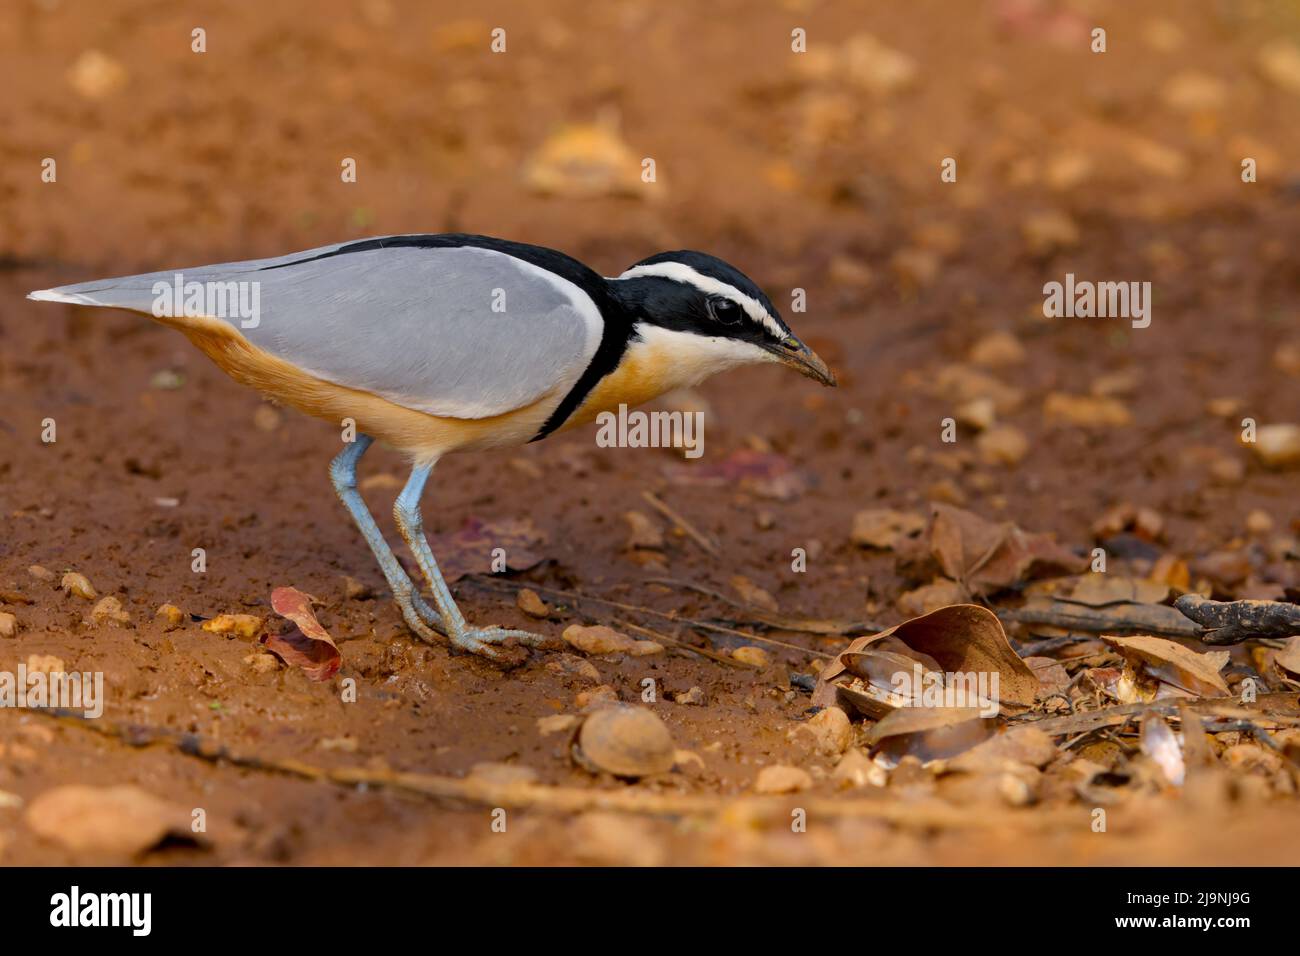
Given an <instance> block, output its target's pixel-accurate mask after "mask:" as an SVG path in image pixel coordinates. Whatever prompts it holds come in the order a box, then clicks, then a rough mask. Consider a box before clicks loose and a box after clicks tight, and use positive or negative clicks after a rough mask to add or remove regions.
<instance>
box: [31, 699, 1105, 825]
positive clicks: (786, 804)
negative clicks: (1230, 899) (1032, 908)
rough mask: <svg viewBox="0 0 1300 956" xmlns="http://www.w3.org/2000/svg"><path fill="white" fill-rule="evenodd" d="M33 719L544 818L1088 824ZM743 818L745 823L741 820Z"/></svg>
mask: <svg viewBox="0 0 1300 956" xmlns="http://www.w3.org/2000/svg"><path fill="white" fill-rule="evenodd" d="M35 712H36V713H39V714H42V715H44V716H47V717H52V718H54V719H56V720H59V721H61V722H64V723H69V724H73V725H75V726H78V727H81V728H83V729H85V730H89V731H92V732H94V733H97V734H100V735H102V736H105V737H112V738H115V739H118V740H121V741H122V742H124V743H126V744H128V745H129V746H132V747H147V746H149V745H151V744H165V745H168V746H171V747H174V748H176V749H177V750H179V751H180V752H181V753H183V754H186V755H187V756H191V757H197V758H198V759H200V760H205V761H207V762H209V763H213V764H223V763H226V764H231V765H233V766H237V767H243V768H245V769H249V770H260V771H264V772H267V773H281V774H286V775H289V776H294V777H299V778H302V779H305V780H312V781H318V782H324V783H333V784H338V785H340V786H346V787H355V786H357V785H359V784H365V785H366V786H372V787H385V788H387V789H390V790H395V791H399V792H403V793H409V794H415V795H418V796H422V797H428V798H430V799H433V800H452V801H462V802H466V803H473V804H478V805H480V806H487V807H511V808H515V809H531V810H538V811H540V812H544V813H584V812H587V811H591V810H604V811H608V812H614V813H629V814H644V815H650V816H665V817H720V816H723V815H724V814H725V815H727V816H729V817H731V816H738V814H737V811H741V812H742V813H743V811H748V812H749V814H750V816H749V817H748V818H749V819H768V820H772V821H776V820H784V821H786V822H788V821H789V814H790V809H791V807H792V806H793V805H797V806H799V807H800V808H802V809H803V810H805V811H806V812H807V813H808V814H809V815H810V816H821V817H834V818H841V819H873V820H880V821H883V822H885V823H892V824H896V825H899V826H917V827H934V828H952V829H958V828H969V829H985V828H990V827H1003V826H1015V825H1017V824H1019V825H1022V826H1026V827H1030V828H1035V829H1052V828H1066V827H1068V828H1075V827H1079V826H1083V825H1084V823H1085V822H1086V816H1085V811H1083V810H1078V811H1068V810H1063V811H1051V810H1035V811H1033V812H1023V813H1020V812H1016V811H1014V810H1012V811H1002V812H989V811H987V810H984V809H978V810H976V809H968V810H963V809H960V808H958V807H952V806H948V805H946V804H939V803H934V804H912V803H903V802H900V801H893V800H880V799H875V800H863V799H860V798H859V799H844V800H836V799H831V798H827V797H814V796H810V795H807V794H802V795H793V796H789V797H761V796H749V795H745V796H738V797H727V796H722V795H707V794H675V793H650V792H647V791H645V790H636V789H631V788H624V789H618V790H597V789H594V788H582V787H548V786H546V785H544V784H537V783H498V782H496V781H492V780H487V779H483V778H475V777H472V776H471V777H463V778H462V777H446V776H440V775H435V774H427V773H407V772H401V771H393V770H371V769H369V768H366V767H318V766H315V765H314V764H309V763H306V762H304V761H301V760H292V759H283V758H277V757H259V756H254V755H248V754H240V753H235V752H233V751H231V750H229V749H227V748H226V747H225V746H224V745H222V744H219V743H217V742H216V741H214V740H211V739H208V738H203V737H200V736H198V735H197V734H183V733H179V732H177V731H172V730H167V729H165V728H160V727H150V726H145V725H140V724H118V723H113V722H111V721H110V722H105V721H103V720H102V719H101V720H98V721H95V722H91V721H89V720H87V719H86V718H85V717H84V716H82V715H81V714H80V713H79V712H77V711H68V710H55V709H45V710H36V711H35ZM741 818H742V819H744V817H743V816H742V817H741Z"/></svg>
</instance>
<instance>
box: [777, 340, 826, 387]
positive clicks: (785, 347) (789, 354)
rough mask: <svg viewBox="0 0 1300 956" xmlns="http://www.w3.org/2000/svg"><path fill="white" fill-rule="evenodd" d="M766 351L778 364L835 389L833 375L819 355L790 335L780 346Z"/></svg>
mask: <svg viewBox="0 0 1300 956" xmlns="http://www.w3.org/2000/svg"><path fill="white" fill-rule="evenodd" d="M768 351H769V352H771V353H772V354H773V355H775V356H776V360H777V361H778V362H780V363H781V364H782V365H788V366H790V367H791V368H792V369H794V370H795V371H797V372H798V373H799V374H800V375H807V376H808V377H809V378H811V379H814V380H816V381H818V382H821V383H822V384H823V385H829V386H830V387H831V388H834V387H835V373H834V372H832V371H831V370H830V369H829V368H828V367H827V366H826V363H825V362H823V361H822V360H821V356H820V355H818V354H817V353H816V352H814V351H813V350H812V349H810V348H809V347H808V346H806V345H804V344H803V342H801V341H799V339H797V338H796V337H795V336H793V335H791V336H790V337H789V338H787V339H786V340H785V341H784V342H782V343H781V344H780V345H773V346H770V347H769V348H768Z"/></svg>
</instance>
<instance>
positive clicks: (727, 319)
mask: <svg viewBox="0 0 1300 956" xmlns="http://www.w3.org/2000/svg"><path fill="white" fill-rule="evenodd" d="M709 308H710V310H711V311H712V312H713V317H714V318H715V319H717V320H718V321H719V322H721V323H722V324H723V325H737V324H739V322H740V321H741V319H743V318H744V310H743V309H741V307H740V306H739V305H737V304H736V303H735V302H732V301H731V300H730V299H723V298H717V299H710V300H709Z"/></svg>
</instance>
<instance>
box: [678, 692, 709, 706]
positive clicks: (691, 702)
mask: <svg viewBox="0 0 1300 956" xmlns="http://www.w3.org/2000/svg"><path fill="white" fill-rule="evenodd" d="M673 703H675V704H683V705H687V706H697V707H698V706H701V705H702V704H704V691H703V690H702V689H701V688H699V687H692V688H691V689H690V690H688V691H683V692H682V693H680V694H674V695H673Z"/></svg>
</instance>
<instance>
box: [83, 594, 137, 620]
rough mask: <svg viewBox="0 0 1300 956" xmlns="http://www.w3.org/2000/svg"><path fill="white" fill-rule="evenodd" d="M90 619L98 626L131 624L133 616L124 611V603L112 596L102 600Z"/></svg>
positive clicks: (91, 613)
mask: <svg viewBox="0 0 1300 956" xmlns="http://www.w3.org/2000/svg"><path fill="white" fill-rule="evenodd" d="M90 619H91V620H92V621H94V622H95V623H96V624H105V623H108V624H130V623H131V615H130V614H128V613H126V611H124V610H123V609H122V602H121V601H119V600H118V599H117V598H115V597H113V596H112V595H111V594H110V595H109V596H108V597H105V598H101V599H100V600H99V603H98V604H96V605H95V607H94V609H93V610H92V611H91V612H90Z"/></svg>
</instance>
